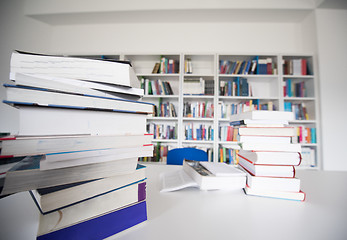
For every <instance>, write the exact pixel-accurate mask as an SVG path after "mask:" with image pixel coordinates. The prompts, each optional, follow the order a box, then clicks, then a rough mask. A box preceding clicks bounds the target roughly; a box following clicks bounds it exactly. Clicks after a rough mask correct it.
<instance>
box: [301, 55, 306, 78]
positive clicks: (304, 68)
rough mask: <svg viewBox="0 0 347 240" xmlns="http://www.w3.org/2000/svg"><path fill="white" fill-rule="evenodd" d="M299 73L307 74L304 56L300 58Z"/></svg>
mask: <svg viewBox="0 0 347 240" xmlns="http://www.w3.org/2000/svg"><path fill="white" fill-rule="evenodd" d="M301 74H302V75H307V60H306V59H304V58H303V59H301Z"/></svg>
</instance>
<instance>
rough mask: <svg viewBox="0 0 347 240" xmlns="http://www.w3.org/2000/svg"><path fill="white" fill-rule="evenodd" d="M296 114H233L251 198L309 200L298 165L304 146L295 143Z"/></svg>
mask: <svg viewBox="0 0 347 240" xmlns="http://www.w3.org/2000/svg"><path fill="white" fill-rule="evenodd" d="M293 119H294V115H293V113H292V112H282V111H263V110H256V111H249V112H244V113H240V114H237V115H233V116H232V117H231V122H230V124H231V125H232V126H233V128H235V129H237V131H238V135H237V137H238V141H239V142H240V146H241V149H240V150H239V152H238V156H239V165H240V166H241V168H242V169H243V170H245V172H246V173H247V185H246V187H245V192H246V194H248V195H255V196H263V197H272V198H281V199H290V200H297V201H304V200H305V193H304V192H302V191H301V189H300V179H298V178H296V177H295V166H299V165H300V163H301V145H300V144H295V143H291V139H292V137H293V135H294V128H293V127H290V126H288V122H289V121H290V120H293Z"/></svg>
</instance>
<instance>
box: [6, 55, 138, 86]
mask: <svg viewBox="0 0 347 240" xmlns="http://www.w3.org/2000/svg"><path fill="white" fill-rule="evenodd" d="M16 73H24V74H40V75H46V76H55V77H64V78H73V79H84V80H89V81H95V82H104V83H110V84H115V85H122V86H127V87H137V88H139V87H140V82H139V81H138V79H137V77H136V74H135V72H134V69H133V68H132V67H131V65H130V64H129V62H125V61H105V60H94V59H86V58H77V57H66V56H53V55H44V54H34V53H28V52H22V51H14V52H13V53H12V55H11V74H12V75H13V74H16ZM10 78H12V77H10Z"/></svg>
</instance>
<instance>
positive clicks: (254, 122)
mask: <svg viewBox="0 0 347 240" xmlns="http://www.w3.org/2000/svg"><path fill="white" fill-rule="evenodd" d="M229 124H230V126H246V127H284V126H286V125H288V124H289V122H288V120H283V119H243V120H237V121H231V122H230V123H229Z"/></svg>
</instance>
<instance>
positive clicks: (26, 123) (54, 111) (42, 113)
mask: <svg viewBox="0 0 347 240" xmlns="http://www.w3.org/2000/svg"><path fill="white" fill-rule="evenodd" d="M16 108H17V109H18V114H19V127H18V132H16V133H14V134H16V135H21V136H30V135H72V134H76V135H77V134H90V135H112V134H113V135H139V134H143V133H145V132H146V117H147V115H146V114H130V113H124V112H112V111H97V110H87V109H73V108H54V107H37V106H25V105H16Z"/></svg>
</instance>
